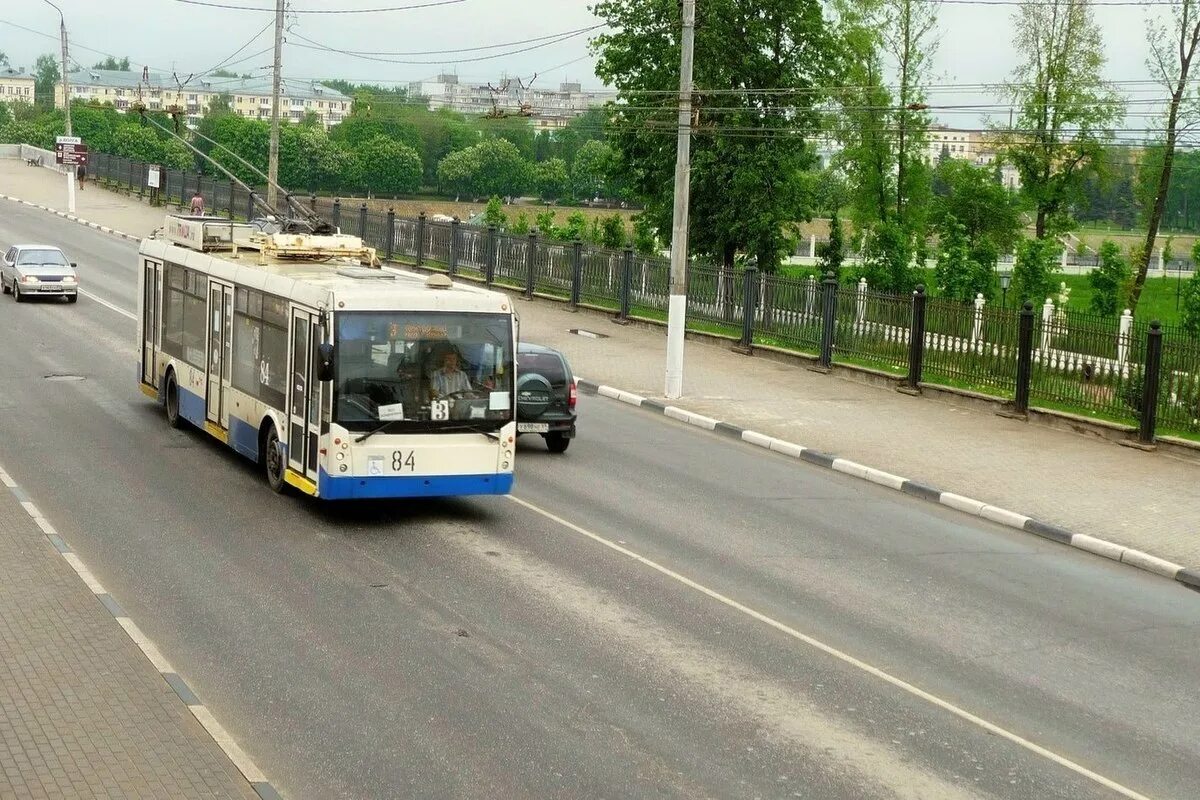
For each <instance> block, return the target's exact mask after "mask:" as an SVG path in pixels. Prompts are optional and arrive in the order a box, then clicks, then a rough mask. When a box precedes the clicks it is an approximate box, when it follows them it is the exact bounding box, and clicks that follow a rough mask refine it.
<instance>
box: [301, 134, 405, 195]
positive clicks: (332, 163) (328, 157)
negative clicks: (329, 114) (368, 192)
mask: <svg viewBox="0 0 1200 800" xmlns="http://www.w3.org/2000/svg"><path fill="white" fill-rule="evenodd" d="M354 168H355V164H354V160H353V159H352V158H351V157H350V155H349V154H348V153H347V152H346V151H345V150H344V149H342V147H341V146H340V145H339V144H338V143H337V142H334V141H333V140H331V139H330V138H329V134H327V133H326V132H325V128H324V126H319V127H310V126H307V125H283V126H281V127H280V129H279V183H280V185H281V186H284V187H286V188H288V189H291V190H293V191H304V190H309V191H312V190H315V189H320V188H330V189H332V188H339V187H342V186H349V185H351V183H352V182H355V181H359V182H357V183H354V188H356V189H357V188H363V187H365V186H366V184H363V183H361V181H360V179H361V177H362V176H360V175H355V174H354ZM372 188H375V186H374V185H373V184H372ZM379 191H382V190H379Z"/></svg>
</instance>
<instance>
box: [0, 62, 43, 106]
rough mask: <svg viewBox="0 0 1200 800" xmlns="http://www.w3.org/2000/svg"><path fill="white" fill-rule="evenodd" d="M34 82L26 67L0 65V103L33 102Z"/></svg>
mask: <svg viewBox="0 0 1200 800" xmlns="http://www.w3.org/2000/svg"><path fill="white" fill-rule="evenodd" d="M34 83H35V81H34V78H33V76H32V75H30V74H29V73H27V72H25V68H24V67H19V68H16V69H14V68H12V67H0V103H32V102H33V86H34Z"/></svg>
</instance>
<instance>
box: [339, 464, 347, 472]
mask: <svg viewBox="0 0 1200 800" xmlns="http://www.w3.org/2000/svg"><path fill="white" fill-rule="evenodd" d="M338 470H339V471H341V472H345V471H346V465H345V464H342V465H341V466H339V467H338Z"/></svg>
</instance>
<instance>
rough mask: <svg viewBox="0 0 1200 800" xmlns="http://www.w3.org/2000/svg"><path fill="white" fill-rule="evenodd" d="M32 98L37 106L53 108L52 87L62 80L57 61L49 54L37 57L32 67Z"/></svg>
mask: <svg viewBox="0 0 1200 800" xmlns="http://www.w3.org/2000/svg"><path fill="white" fill-rule="evenodd" d="M33 77H34V84H33V96H34V98H35V102H36V103H37V105H38V106H40V107H42V108H54V87H55V86H56V85H57V84H58V82H59V80H61V79H62V73H61V72H59V70H58V59H57V58H55V57H54V55H53V54H51V53H44V54H42V55H40V56H38V57H37V61H36V62H35V63H34V65H33Z"/></svg>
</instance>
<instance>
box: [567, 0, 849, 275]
mask: <svg viewBox="0 0 1200 800" xmlns="http://www.w3.org/2000/svg"><path fill="white" fill-rule="evenodd" d="M679 7H680V4H679V3H677V2H676V0H601V1H600V2H598V3H597V4H596V5H595V6H594V8H593V13H594V14H595V15H596V16H597V17H599V18H600V20H601V21H602V22H604V23H607V25H608V30H607V31H606V32H605V33H603V34H601V35H599V36H597V37H596V38H595V39H594V40H593V48H594V51H595V52H596V53H597V55H598V56H599V59H598V62H597V67H596V72H597V75H598V76H599V77H600V78H602V79H603V80H604V81H605V82H606V83H608V84H610V85H612V86H614V87H615V88H616V91H617V94H618V97H619V101H620V102H618V103H616V104H614V105H612V106H609V107H608V109H607V111H608V114H609V115H610V120H609V123H610V126H609V137H608V139H607V141H608V143H609V144H610V145H611V147H612V148H613V151H614V153H615V154H616V163H617V165H618V168H619V170H620V173H621V174H622V175H624V176H626V178H627V179H628V181H629V184H628V191H629V192H630V195H631V196H632V197H634V198H635V199H637V200H639V201H640V202H641V203H642V204H643V206H644V211H643V212H642V213H643V215H644V216H646V217H648V218H649V221H650V223H651V224H652V226H653V227H654V228H657V229H658V230H663V231H666V230H670V228H671V225H670V221H671V216H672V206H673V186H674V170H675V148H674V147H672V146H671V140H670V138H669V137H668V136H664V132H672V131H674V130H675V111H674V107H673V105H672V104H669V103H664V102H663V98H664V96H669V95H670V94H672V93H674V92H676V91H678V86H679V55H680V43H679V31H680V17H679V13H680V11H679ZM695 37H696V44H695V50H696V53H697V54H703V56H702V57H698V58H697V59H696V61H695V69H694V81H695V84H696V85H697V86H701V87H727V88H728V87H733V89H734V91H725V92H723V93H722V94H721V95H720V100H719V106H720V109H721V110H720V111H712V112H709V111H706V110H705V109H704V107H703V105H701V106H700V107H699V108H698V109H697V112H696V114H695V116H694V119H695V121H696V123H697V125H698V130H699V131H700V132H701V133H702V134H703V135H697V136H695V137H693V139H692V175H691V178H692V180H691V203H690V212H689V219H690V230H689V239H690V243H691V249H692V251H693V252H695V253H696V254H698V255H701V256H709V257H712V258H715V259H717V260H718V261H720V262H721V263H723V264H725V265H727V266H729V267H732V266H733V264H734V262H735V258H736V256H737V254H738V253H739V252H742V251H744V252H748V253H753V254H754V255H756V256H757V257H758V262H759V265H760V267H761V268H762V269H764V270H767V271H772V270H774V269H775V268H776V267H777V266H778V264H779V263H780V261H781V258H782V255H783V253H784V252H786V250H787V237H788V235H789V233H791V229H792V228H793V227H794V225H795V223H796V222H797V221H799V220H804V219H809V218H810V217H811V201H812V186H811V182H810V181H807V180H805V179H804V177H803V176H804V173H805V172H806V171H807V170H808V169H809V168H810V167H811V166H812V165H813V164H814V163H815V153H814V150H813V148H812V147H811V146H810V144H809V143H808V142H807V141H806V134H810V135H811V134H812V133H813V132H815V131H816V129H818V128H820V127H821V122H820V115H819V112H818V109H819V108H820V106H821V105H822V103H823V102H824V100H825V96H824V94H823V92H822V91H821V90H819V89H818V87H824V86H831V85H837V81H838V78H839V77H840V76H839V75H838V74H837V67H838V66H839V65H838V62H837V59H836V55H837V52H838V42H837V39H836V36H835V35H834V32H833V30H832V29H831V27H830V26H829V25H828V24H827V20H826V19H825V17H824V14H823V11H822V4H821V3H820V2H819V0H769V2H763V0H713V2H709V3H706V4H702V10H701V20H700V24H698V25H697V27H696V34H695ZM734 43H736V44H734ZM738 87H753V90H752V91H751V90H747V91H745V92H742V91H737V88H738ZM796 87H801V88H802V89H803V91H795V89H796ZM784 88H787V89H790V90H791V91H790V92H788V93H787V94H781V93H778V92H774V91H772V90H775V89H784ZM572 166H573V167H574V165H572Z"/></svg>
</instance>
